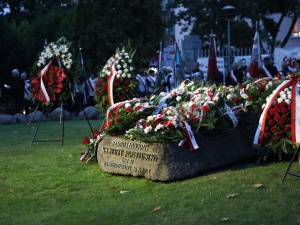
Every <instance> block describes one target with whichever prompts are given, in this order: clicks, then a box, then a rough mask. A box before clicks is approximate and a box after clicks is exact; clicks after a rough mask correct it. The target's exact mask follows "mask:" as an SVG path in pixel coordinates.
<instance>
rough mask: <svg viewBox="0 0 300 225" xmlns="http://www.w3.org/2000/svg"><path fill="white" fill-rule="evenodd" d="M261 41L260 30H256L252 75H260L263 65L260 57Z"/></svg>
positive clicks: (251, 65)
mask: <svg viewBox="0 0 300 225" xmlns="http://www.w3.org/2000/svg"><path fill="white" fill-rule="evenodd" d="M260 54H261V53H260V41H259V34H258V31H256V32H255V35H254V39H253V47H252V54H251V63H250V69H249V72H250V75H251V77H253V78H254V77H259V75H260V67H261V58H260Z"/></svg>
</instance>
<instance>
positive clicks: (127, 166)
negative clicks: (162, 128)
mask: <svg viewBox="0 0 300 225" xmlns="http://www.w3.org/2000/svg"><path fill="white" fill-rule="evenodd" d="M99 151H101V154H102V155H103V157H104V158H103V159H102V160H103V161H102V163H103V164H102V165H103V166H104V167H106V168H107V171H112V170H113V171H116V170H117V171H118V172H120V173H122V171H123V173H126V174H127V173H131V174H139V175H149V174H151V171H152V170H151V168H152V166H153V165H152V163H155V162H156V163H157V162H159V155H158V154H157V153H156V152H153V150H152V145H151V144H148V143H140V142H128V141H122V140H118V139H117V140H111V142H110V144H109V145H106V146H101V150H100V148H99Z"/></svg>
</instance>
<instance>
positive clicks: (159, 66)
mask: <svg viewBox="0 0 300 225" xmlns="http://www.w3.org/2000/svg"><path fill="white" fill-rule="evenodd" d="M161 53H162V42H159V54H158V72H160V71H161Z"/></svg>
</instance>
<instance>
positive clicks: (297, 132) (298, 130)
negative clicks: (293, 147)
mask: <svg viewBox="0 0 300 225" xmlns="http://www.w3.org/2000/svg"><path fill="white" fill-rule="evenodd" d="M291 133H292V142H294V143H296V144H300V93H299V86H298V83H297V82H294V83H293V84H292V102H291Z"/></svg>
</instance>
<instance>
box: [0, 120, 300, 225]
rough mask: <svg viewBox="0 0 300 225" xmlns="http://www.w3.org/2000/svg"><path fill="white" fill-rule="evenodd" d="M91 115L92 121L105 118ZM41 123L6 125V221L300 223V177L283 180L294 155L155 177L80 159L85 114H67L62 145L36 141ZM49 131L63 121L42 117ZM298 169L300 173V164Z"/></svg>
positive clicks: (51, 134) (42, 132) (1, 184)
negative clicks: (176, 178) (169, 177)
mask: <svg viewBox="0 0 300 225" xmlns="http://www.w3.org/2000/svg"><path fill="white" fill-rule="evenodd" d="M90 122H91V124H92V127H93V128H99V127H100V125H101V121H99V120H92V121H90ZM36 126H37V123H31V124H30V125H24V124H23V125H22V124H14V125H2V126H0V141H1V147H0V154H1V162H0V224H4V225H10V224H15V225H27V224H28V225H52V224H53V225H54V224H55V225H57V224H58V225H60V224H61V225H68V224H70V225H76V224H78V225H85V224H90V225H93V224H99V225H106V224H107V225H110V224H111V225H118V224H121V225H157V224H159V225H165V224H172V225H185V224H187V225H190V224H197V225H198V224H235V225H236V224H249V225H250V224H251V225H253V224H265V225H267V224H272V225H273V224H280V225H281V224H300V214H299V196H300V189H299V182H300V180H299V179H297V178H296V177H293V176H287V178H286V180H285V181H284V183H281V179H282V176H283V174H284V171H285V170H286V168H287V166H288V160H289V159H290V158H291V157H288V159H287V160H285V161H281V162H280V161H277V160H270V161H267V162H262V163H260V164H259V165H256V164H255V162H256V159H250V160H247V161H244V162H240V163H236V164H232V165H227V166H225V167H223V168H219V169H215V170H211V171H208V172H207V173H203V174H200V175H199V176H197V177H193V178H189V179H184V180H180V181H173V182H156V181H150V180H147V179H145V178H138V177H132V176H121V175H112V174H108V173H105V172H103V171H101V170H100V168H99V166H98V164H97V163H95V162H94V163H91V164H88V165H86V164H84V163H81V162H80V161H79V158H80V154H79V153H80V152H81V151H84V150H85V149H84V147H83V146H81V141H82V139H83V137H84V136H87V135H90V134H91V131H90V128H89V126H88V124H87V121H85V120H77V119H73V120H71V121H66V123H65V138H64V140H65V141H64V145H63V146H62V145H61V143H52V142H47V143H33V145H30V144H31V140H32V137H33V135H34V132H35V129H36ZM43 138H44V139H45V138H48V139H60V138H61V126H60V125H59V124H58V122H43V123H41V126H40V128H39V131H38V134H37V137H36V140H38V139H43ZM292 169H293V170H294V171H295V172H297V170H298V172H299V170H300V167H299V164H298V163H295V164H294V165H293V167H292ZM255 184H262V187H259V188H256V187H254V185H255ZM231 194H236V195H233V196H235V197H232V198H230V197H228V196H229V195H231Z"/></svg>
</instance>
